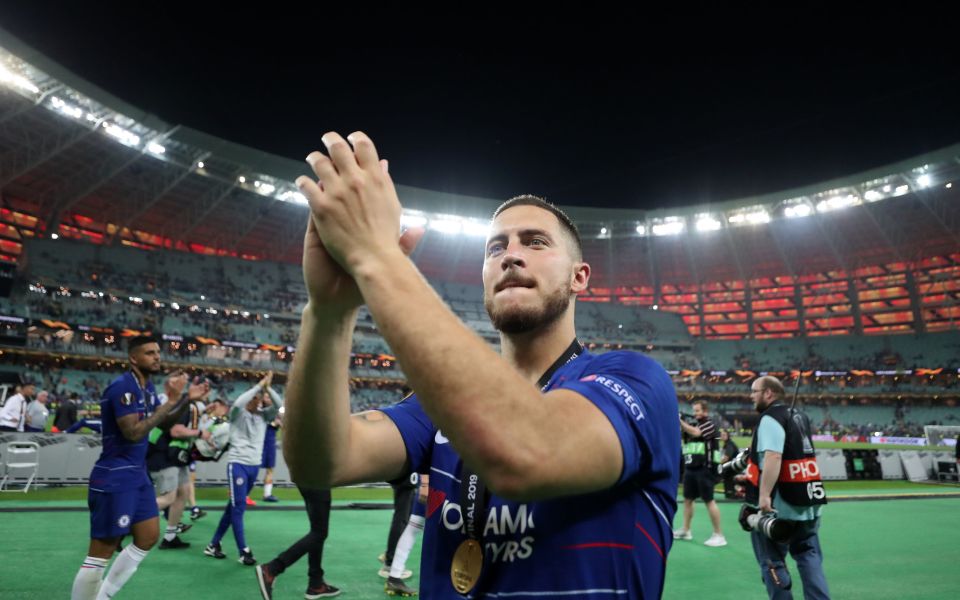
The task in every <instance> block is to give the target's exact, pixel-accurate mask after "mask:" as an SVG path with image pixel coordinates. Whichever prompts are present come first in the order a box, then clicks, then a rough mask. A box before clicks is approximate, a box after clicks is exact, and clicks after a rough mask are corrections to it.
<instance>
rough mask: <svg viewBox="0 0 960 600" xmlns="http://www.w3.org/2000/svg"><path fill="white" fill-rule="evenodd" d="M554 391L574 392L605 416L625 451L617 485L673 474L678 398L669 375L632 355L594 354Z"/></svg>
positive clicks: (677, 440) (677, 444) (677, 448)
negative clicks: (580, 372) (581, 370)
mask: <svg viewBox="0 0 960 600" xmlns="http://www.w3.org/2000/svg"><path fill="white" fill-rule="evenodd" d="M557 389H568V390H572V391H574V392H577V393H578V394H580V395H581V396H583V397H584V398H586V399H587V400H589V401H590V402H592V403H593V404H594V405H596V407H597V408H599V409H600V411H601V412H603V414H604V415H605V416H606V417H607V419H608V420H609V421H610V423H611V425H613V428H614V430H615V431H616V432H617V436H618V438H619V439H620V447H621V449H622V451H623V471H622V473H621V475H620V479H619V482H618V483H623V482H625V481H627V480H630V479H632V478H635V477H640V478H643V477H644V476H645V474H648V475H651V476H652V475H653V474H654V473H655V472H656V473H661V472H670V471H672V470H676V466H675V465H672V464H670V463H671V461H672V462H676V461H677V460H678V457H679V456H680V434H679V431H678V430H679V428H678V427H677V397H676V392H675V391H674V387H673V382H672V381H670V376H669V375H667V372H666V371H664V370H663V368H662V367H661V366H660V365H659V364H657V363H656V362H655V361H653V360H652V359H650V358H648V357H645V356H643V355H640V354H637V353H634V352H608V353H606V354H602V355H600V356H598V357H597V358H596V359H595V360H593V361H592V362H591V364H590V365H589V366H588V367H587V370H586V371H585V372H584V373H583V375H582V376H581V377H580V378H579V379H578V380H574V381H566V382H564V383H561V384H560V385H559V386H557Z"/></svg>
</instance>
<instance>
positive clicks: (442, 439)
mask: <svg viewBox="0 0 960 600" xmlns="http://www.w3.org/2000/svg"><path fill="white" fill-rule="evenodd" d="M433 441H435V442H436V443H438V444H447V443H449V442H450V440H448V439H447V438H446V436H445V435H443V433H442V432H441V431H440V430H439V429H438V430H437V435H435V436H433Z"/></svg>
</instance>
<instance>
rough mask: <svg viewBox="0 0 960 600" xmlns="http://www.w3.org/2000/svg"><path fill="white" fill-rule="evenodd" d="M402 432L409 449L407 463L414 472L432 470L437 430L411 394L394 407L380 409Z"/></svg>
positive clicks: (405, 444)
mask: <svg viewBox="0 0 960 600" xmlns="http://www.w3.org/2000/svg"><path fill="white" fill-rule="evenodd" d="M380 410H381V411H382V412H383V413H384V414H385V415H387V417H389V418H390V420H391V421H393V424H394V425H396V426H397V429H399V430H400V436H401V437H402V438H403V445H404V446H405V447H406V449H407V461H408V463H409V465H410V468H411V469H412V470H413V471H414V472H418V473H422V472H424V471H425V470H426V469H429V468H430V458H431V455H432V453H433V440H434V436H436V435H438V433H439V432H438V431H437V428H436V427H434V425H433V422H432V421H431V420H430V418H429V417H428V416H427V413H425V412H423V407H421V406H420V402H419V401H418V400H417V396H416V394H411V395H409V396H407V397H406V398H404V399H403V400H401V401H400V402H398V403H397V404H394V405H392V406H387V407H385V408H382V409H380Z"/></svg>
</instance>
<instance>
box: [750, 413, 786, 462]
mask: <svg viewBox="0 0 960 600" xmlns="http://www.w3.org/2000/svg"><path fill="white" fill-rule="evenodd" d="M786 439H787V432H786V431H784V430H783V427H782V426H781V425H780V423H778V422H777V420H776V419H774V418H773V417H771V416H769V415H768V416H766V417H763V418H762V419H760V425H759V426H758V428H757V453H758V454H763V453H764V452H766V451H767V450H772V451H774V452H780V453H782V452H783V445H784V443H785V442H786Z"/></svg>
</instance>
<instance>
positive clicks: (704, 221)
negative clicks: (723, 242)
mask: <svg viewBox="0 0 960 600" xmlns="http://www.w3.org/2000/svg"><path fill="white" fill-rule="evenodd" d="M722 226H723V224H722V223H720V221H718V220H717V219H715V218H714V217H713V216H712V215H698V216H697V225H696V227H697V231H716V230H718V229H720V227H722Z"/></svg>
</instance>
